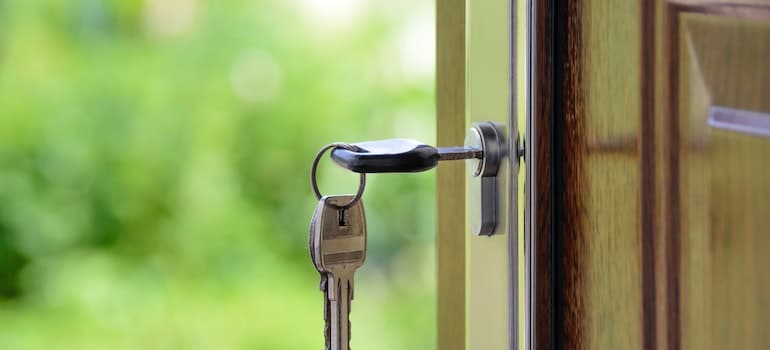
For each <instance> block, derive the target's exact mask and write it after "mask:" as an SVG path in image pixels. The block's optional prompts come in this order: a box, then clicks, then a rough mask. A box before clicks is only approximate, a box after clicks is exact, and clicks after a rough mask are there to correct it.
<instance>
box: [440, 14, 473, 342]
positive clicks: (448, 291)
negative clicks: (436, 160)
mask: <svg viewBox="0 0 770 350" xmlns="http://www.w3.org/2000/svg"><path fill="white" fill-rule="evenodd" d="M465 13H466V11H465V1H464V0H437V1H436V140H437V143H438V145H439V146H456V145H461V144H462V143H463V140H464V138H465V126H466V123H465V63H466V62H465ZM445 163H446V164H441V165H440V166H439V167H438V169H437V172H436V207H437V224H436V226H437V232H436V255H437V268H438V271H437V275H438V277H437V294H438V295H437V298H438V314H437V323H438V332H437V335H438V341H437V344H438V349H440V350H461V349H465V227H466V223H465V166H464V164H463V163H462V162H445Z"/></svg>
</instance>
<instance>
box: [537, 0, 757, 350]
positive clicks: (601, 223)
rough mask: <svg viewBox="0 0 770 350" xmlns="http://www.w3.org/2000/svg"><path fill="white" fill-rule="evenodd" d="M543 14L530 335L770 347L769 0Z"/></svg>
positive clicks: (606, 0)
mask: <svg viewBox="0 0 770 350" xmlns="http://www.w3.org/2000/svg"><path fill="white" fill-rule="evenodd" d="M530 16H531V17H530V18H531V20H532V23H531V25H532V29H533V32H532V33H533V34H532V37H531V39H532V42H531V43H532V46H531V48H532V51H531V53H532V57H533V58H534V59H533V61H532V75H531V78H530V79H531V80H530V82H531V84H532V88H531V90H529V92H530V93H531V97H532V100H531V106H530V107H531V115H530V117H531V120H530V125H529V126H528V136H527V137H528V140H527V141H528V145H529V149H528V158H527V161H528V163H529V166H531V169H529V170H528V172H527V176H528V180H527V181H528V182H529V187H528V191H529V193H528V198H529V199H528V202H527V210H528V216H527V219H528V227H529V228H530V231H528V232H529V236H528V244H529V245H528V253H530V254H529V256H528V258H529V259H530V260H529V261H528V263H529V264H528V267H529V268H528V280H529V281H530V284H529V286H528V288H529V293H530V297H531V298H530V300H529V304H528V317H529V318H528V321H529V322H530V332H529V333H528V336H529V339H530V341H531V343H530V344H531V345H533V347H535V348H538V349H549V348H564V349H577V348H598V349H635V348H645V349H652V348H661V349H763V348H768V347H770V331H769V330H770V328H768V324H770V272H768V269H770V254H768V251H769V250H770V226H769V225H768V224H767V223H768V220H769V219H770V137H769V135H770V2H768V1H751V0H741V1H695V0H687V1H685V0H676V1H672V0H655V1H652V0H650V1H643V0H639V1H616V0H590V1H567V0H549V1H533V2H532V8H531V13H530Z"/></svg>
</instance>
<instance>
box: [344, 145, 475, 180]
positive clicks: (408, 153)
mask: <svg viewBox="0 0 770 350" xmlns="http://www.w3.org/2000/svg"><path fill="white" fill-rule="evenodd" d="M353 146H354V147H355V148H356V150H349V149H344V148H336V149H334V150H333V151H332V159H333V160H334V161H335V162H336V163H337V164H338V165H340V166H342V167H343V168H345V169H348V170H351V171H354V172H357V173H412V172H420V171H426V170H430V169H433V168H434V167H436V165H437V164H438V162H439V161H442V160H462V159H481V158H482V157H483V154H484V153H483V151H482V150H481V149H477V148H469V147H439V148H436V147H433V146H429V145H426V144H423V143H421V142H419V141H414V140H407V139H390V140H380V141H368V142H361V143H354V144H353Z"/></svg>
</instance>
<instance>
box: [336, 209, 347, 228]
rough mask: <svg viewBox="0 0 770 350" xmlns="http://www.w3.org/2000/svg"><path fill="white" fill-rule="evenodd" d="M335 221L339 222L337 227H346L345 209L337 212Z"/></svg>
mask: <svg viewBox="0 0 770 350" xmlns="http://www.w3.org/2000/svg"><path fill="white" fill-rule="evenodd" d="M337 219H338V220H339V222H338V224H339V226H347V225H348V222H347V220H346V218H345V209H340V210H338V211H337Z"/></svg>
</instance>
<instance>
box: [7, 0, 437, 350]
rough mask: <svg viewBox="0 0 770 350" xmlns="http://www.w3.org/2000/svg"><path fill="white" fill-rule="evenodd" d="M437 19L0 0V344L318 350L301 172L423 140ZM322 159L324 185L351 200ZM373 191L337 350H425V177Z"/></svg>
mask: <svg viewBox="0 0 770 350" xmlns="http://www.w3.org/2000/svg"><path fill="white" fill-rule="evenodd" d="M433 20H434V19H433V3H432V2H428V1H405V0H399V1H373V0H372V1H364V0H333V1H332V0H284V1H280V0H252V1H242V0H232V1H202V0H146V1H128V0H116V1H106V0H105V1H102V0H73V1H55V0H26V1H25V0H5V1H0V277H1V278H0V349H79V350H80V349H303V350H304V349H321V348H322V345H323V344H322V343H323V317H322V294H321V292H320V291H319V290H318V281H319V277H318V274H317V272H316V271H315V270H314V269H313V267H312V265H311V263H310V259H309V256H308V253H307V229H308V220H309V218H310V215H311V214H312V211H313V209H314V207H315V205H316V201H315V199H314V197H313V195H312V192H311V190H310V185H309V175H308V174H309V166H310V162H311V160H312V158H313V157H314V156H315V153H316V151H317V150H318V149H319V148H320V147H321V146H323V145H324V144H327V143H329V142H332V141H350V142H354V141H362V140H370V139H378V138H392V137H407V138H415V139H418V140H421V141H424V142H428V143H432V142H433V140H434V136H433V135H434V131H435V128H434V119H433V113H434V107H433V82H434V80H433V60H434V59H433V55H434V41H433V40H434V39H433V37H434V28H433V23H434V22H433ZM331 164H332V163H331V162H330V161H328V160H325V161H324V162H322V165H321V169H320V174H319V181H320V184H321V187H322V191H324V192H325V193H351V192H353V191H354V190H355V185H356V183H357V179H356V175H354V174H351V173H348V172H346V171H344V170H342V169H340V168H337V167H334V166H332V165H331ZM368 180H369V181H368V186H367V190H366V195H365V197H364V198H365V203H366V207H367V218H368V227H369V251H368V256H367V262H366V265H365V266H364V267H363V268H362V269H361V270H359V273H358V274H357V278H356V287H357V288H356V299H355V301H354V302H353V314H352V322H353V330H352V331H353V339H352V347H353V348H355V349H367V350H376V349H429V348H434V347H435V281H434V278H435V277H434V275H435V272H434V269H435V262H434V256H435V254H434V251H433V249H434V246H433V239H434V233H433V232H434V230H435V225H434V221H435V210H434V208H435V204H434V196H433V193H434V174H432V173H421V174H407V175H373V176H370V177H369V178H368Z"/></svg>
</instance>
